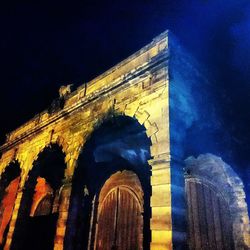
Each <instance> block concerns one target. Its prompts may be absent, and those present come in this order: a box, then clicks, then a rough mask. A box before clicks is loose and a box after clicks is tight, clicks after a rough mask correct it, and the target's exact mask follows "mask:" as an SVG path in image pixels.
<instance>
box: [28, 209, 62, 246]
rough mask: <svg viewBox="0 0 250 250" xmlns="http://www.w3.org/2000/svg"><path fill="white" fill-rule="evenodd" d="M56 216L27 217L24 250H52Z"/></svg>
mask: <svg viewBox="0 0 250 250" xmlns="http://www.w3.org/2000/svg"><path fill="white" fill-rule="evenodd" d="M57 219H58V214H57V213H56V214H49V215H42V216H34V217H29V221H28V230H27V235H29V240H28V241H26V246H25V248H26V249H34V250H53V248H54V235H55V233H56V222H57Z"/></svg>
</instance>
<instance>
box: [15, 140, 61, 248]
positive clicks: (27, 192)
mask: <svg viewBox="0 0 250 250" xmlns="http://www.w3.org/2000/svg"><path fill="white" fill-rule="evenodd" d="M64 159H65V155H64V153H63V151H62V149H61V147H59V146H58V145H56V144H52V145H49V146H48V147H46V148H44V149H43V151H42V152H40V154H39V155H38V157H37V159H36V160H35V162H34V163H33V166H32V169H31V170H30V172H29V175H28V179H27V180H26V183H25V186H24V189H23V196H22V199H21V204H20V209H19V212H18V217H17V221H16V226H15V231H14V235H13V243H12V248H13V249H37V250H38V249H41V250H42V249H48V250H50V249H53V248H54V238H55V233H56V227H57V219H58V212H59V211H58V208H59V203H60V197H59V196H60V190H61V187H62V185H63V179H64V172H65V168H66V164H65V162H64Z"/></svg>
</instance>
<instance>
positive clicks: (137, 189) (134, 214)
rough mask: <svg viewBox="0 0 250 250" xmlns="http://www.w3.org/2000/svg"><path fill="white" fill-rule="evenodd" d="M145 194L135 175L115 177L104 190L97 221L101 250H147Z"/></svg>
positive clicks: (107, 182) (98, 242)
mask: <svg viewBox="0 0 250 250" xmlns="http://www.w3.org/2000/svg"><path fill="white" fill-rule="evenodd" d="M142 216H143V191H142V188H141V184H140V181H139V179H138V177H137V176H136V175H135V174H134V173H133V172H131V171H123V172H117V173H115V174H114V175H112V176H111V177H110V178H109V179H108V180H107V181H106V182H105V184H104V186H103V187H102V189H101V192H100V195H99V199H98V208H97V216H96V218H94V221H93V223H94V224H95V225H94V227H95V237H94V241H95V242H94V246H95V249H97V250H109V249H112V250H113V249H114V250H118V249H119V250H123V249H127V250H133V249H138V250H140V249H143V241H142V240H143V217H142Z"/></svg>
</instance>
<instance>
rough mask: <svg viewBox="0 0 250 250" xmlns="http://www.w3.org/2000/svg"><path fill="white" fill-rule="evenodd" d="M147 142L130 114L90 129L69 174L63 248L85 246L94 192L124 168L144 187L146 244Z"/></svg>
mask: <svg viewBox="0 0 250 250" xmlns="http://www.w3.org/2000/svg"><path fill="white" fill-rule="evenodd" d="M150 145H151V142H150V140H149V139H148V137H147V135H146V132H145V127H144V126H142V125H140V124H139V123H138V122H137V121H136V120H135V119H133V118H129V117H125V116H115V117H112V118H109V119H106V120H105V121H104V122H103V123H102V124H101V125H100V126H98V127H97V128H96V129H95V130H94V132H93V133H92V134H91V136H90V138H89V139H88V141H87V142H86V143H85V145H84V147H83V150H82V152H81V154H80V157H79V161H78V166H77V168H76V171H75V174H74V178H73V189H72V195H71V201H70V209H69V217H68V222H67V229H66V230H67V231H66V236H65V242H64V245H65V247H66V249H87V246H88V240H89V231H90V218H91V211H92V201H93V199H94V197H95V196H96V199H98V194H99V192H100V190H101V188H102V186H103V185H104V183H105V181H106V180H107V179H108V178H109V177H110V176H111V175H112V174H114V173H115V172H117V171H121V170H125V169H126V170H131V171H133V172H134V173H136V174H137V176H138V177H139V180H140V182H141V185H142V188H143V191H144V232H143V234H144V239H145V240H144V241H145V242H144V249H148V248H149V242H150V238H149V237H150V230H149V228H150V227H149V220H150V214H151V211H150V194H151V187H150V167H149V165H148V162H147V161H148V160H149V158H150ZM90 242H91V240H90ZM92 243H93V241H92Z"/></svg>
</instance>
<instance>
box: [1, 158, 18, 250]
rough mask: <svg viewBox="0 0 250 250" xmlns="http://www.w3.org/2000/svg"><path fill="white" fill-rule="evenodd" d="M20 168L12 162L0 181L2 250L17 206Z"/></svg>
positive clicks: (16, 163)
mask: <svg viewBox="0 0 250 250" xmlns="http://www.w3.org/2000/svg"><path fill="white" fill-rule="evenodd" d="M20 173H21V170H20V167H19V164H18V162H12V163H11V164H10V165H9V166H7V167H6V169H5V170H4V172H3V173H2V175H1V179H0V201H1V204H0V249H3V247H4V245H5V242H6V239H7V233H8V229H9V223H10V220H11V216H12V212H13V209H14V205H15V200H16V195H17V191H18V186H19V182H20Z"/></svg>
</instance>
